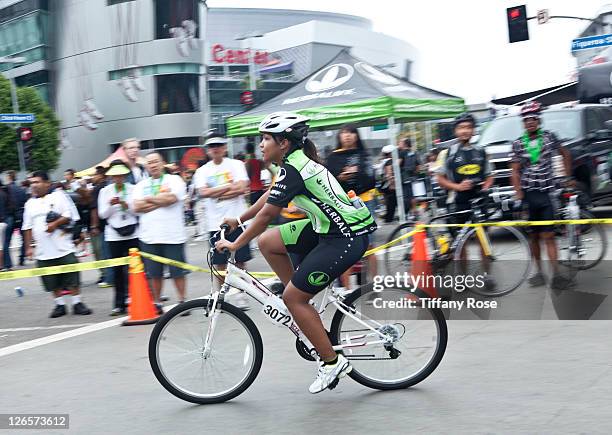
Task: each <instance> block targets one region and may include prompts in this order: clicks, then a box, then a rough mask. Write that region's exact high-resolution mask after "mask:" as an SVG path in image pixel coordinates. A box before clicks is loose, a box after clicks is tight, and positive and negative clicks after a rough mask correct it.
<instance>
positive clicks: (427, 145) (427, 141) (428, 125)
mask: <svg viewBox="0 0 612 435" xmlns="http://www.w3.org/2000/svg"><path fill="white" fill-rule="evenodd" d="M429 150H431V121H425V151H426V152H429Z"/></svg>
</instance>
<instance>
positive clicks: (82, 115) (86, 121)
mask: <svg viewBox="0 0 612 435" xmlns="http://www.w3.org/2000/svg"><path fill="white" fill-rule="evenodd" d="M79 122H80V123H81V125H82V126H83V127H85V128H87V129H89V130H97V129H98V125H97V124H96V123H95V122H94V120H93V118H92V117H91V115H90V114H89V112H88V111H87V109H86V108H84V109H81V111H80V112H79Z"/></svg>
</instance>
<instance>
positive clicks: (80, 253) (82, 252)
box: [74, 249, 87, 258]
mask: <svg viewBox="0 0 612 435" xmlns="http://www.w3.org/2000/svg"><path fill="white" fill-rule="evenodd" d="M74 256H75V257H77V258H80V257H87V252H85V251H84V250H82V249H81V250H80V251H77V252H75V253H74Z"/></svg>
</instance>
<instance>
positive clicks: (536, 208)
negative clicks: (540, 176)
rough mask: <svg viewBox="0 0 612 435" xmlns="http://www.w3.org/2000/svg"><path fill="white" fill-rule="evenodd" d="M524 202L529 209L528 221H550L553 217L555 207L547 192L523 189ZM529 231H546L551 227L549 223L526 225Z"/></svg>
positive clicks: (551, 228)
mask: <svg viewBox="0 0 612 435" xmlns="http://www.w3.org/2000/svg"><path fill="white" fill-rule="evenodd" d="M525 202H526V203H527V209H528V211H529V220H530V221H550V220H554V219H555V209H554V206H553V203H552V201H551V200H550V195H549V194H548V192H541V191H539V190H528V191H525ZM526 229H527V231H528V232H530V233H547V232H552V231H553V227H552V226H550V225H546V226H544V225H542V226H533V227H526Z"/></svg>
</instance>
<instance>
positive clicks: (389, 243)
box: [363, 229, 421, 257]
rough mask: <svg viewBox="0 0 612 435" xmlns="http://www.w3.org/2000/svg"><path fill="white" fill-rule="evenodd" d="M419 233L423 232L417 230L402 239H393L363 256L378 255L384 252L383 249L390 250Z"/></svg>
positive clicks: (402, 236) (401, 237) (404, 235)
mask: <svg viewBox="0 0 612 435" xmlns="http://www.w3.org/2000/svg"><path fill="white" fill-rule="evenodd" d="M419 231H421V230H419V229H416V230H412V231H410V232H409V233H406V234H403V235H401V236H400V237H398V238H397V239H393V240H391V241H390V242H387V243H385V244H384V245H380V246H377V247H375V248H372V249H370V250H369V251H366V253H365V254H363V256H364V257H368V256H370V255H372V254H375V253H377V252H379V251H382V250H383V249H385V248H388V247H389V246H392V245H395V244H396V243H397V242H401V241H402V240H404V239H407V238H409V237H412V236H414V235H415V234H416V233H417V232H419Z"/></svg>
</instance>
